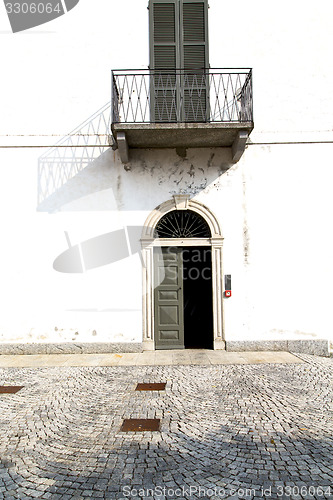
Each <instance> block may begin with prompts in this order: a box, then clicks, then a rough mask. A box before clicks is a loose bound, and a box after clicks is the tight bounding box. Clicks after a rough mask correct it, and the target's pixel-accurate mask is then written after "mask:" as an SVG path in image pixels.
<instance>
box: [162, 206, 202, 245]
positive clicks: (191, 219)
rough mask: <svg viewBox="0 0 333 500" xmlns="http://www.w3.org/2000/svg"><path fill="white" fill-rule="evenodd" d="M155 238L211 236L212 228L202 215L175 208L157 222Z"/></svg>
mask: <svg viewBox="0 0 333 500" xmlns="http://www.w3.org/2000/svg"><path fill="white" fill-rule="evenodd" d="M154 237H155V238H210V237H211V231H210V228H209V226H208V224H207V222H206V221H205V219H204V218H203V217H201V215H199V214H197V213H196V212H193V211H192V210H173V211H171V212H168V213H167V214H165V215H164V216H163V217H162V218H161V219H160V220H159V221H158V223H157V225H156V228H155V231H154Z"/></svg>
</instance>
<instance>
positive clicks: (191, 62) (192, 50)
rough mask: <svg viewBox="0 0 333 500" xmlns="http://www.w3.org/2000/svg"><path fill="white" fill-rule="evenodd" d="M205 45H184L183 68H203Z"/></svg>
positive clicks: (204, 63) (204, 64)
mask: <svg viewBox="0 0 333 500" xmlns="http://www.w3.org/2000/svg"><path fill="white" fill-rule="evenodd" d="M205 59H206V58H205V46H204V45H184V69H200V68H205V66H206V60H205Z"/></svg>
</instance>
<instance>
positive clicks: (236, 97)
mask: <svg viewBox="0 0 333 500" xmlns="http://www.w3.org/2000/svg"><path fill="white" fill-rule="evenodd" d="M111 107H112V123H183V122H211V123H214V122H238V123H239V122H241V123H242V122H252V121H253V103H252V70H251V69H244V68H243V69H211V68H210V69H198V70H181V69H180V70H176V69H165V70H149V69H148V70H115V71H112V98H111Z"/></svg>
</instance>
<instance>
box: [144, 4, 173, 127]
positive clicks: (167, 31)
mask: <svg viewBox="0 0 333 500" xmlns="http://www.w3.org/2000/svg"><path fill="white" fill-rule="evenodd" d="M149 21H150V24H149V34H150V40H149V46H150V47H149V48H150V69H151V70H153V76H152V79H151V90H150V92H151V118H152V120H153V121H155V122H175V121H177V110H178V108H179V89H178V88H177V77H176V68H179V66H180V59H179V55H180V54H179V1H178V0H169V1H165V0H164V1H162V0H150V2H149Z"/></svg>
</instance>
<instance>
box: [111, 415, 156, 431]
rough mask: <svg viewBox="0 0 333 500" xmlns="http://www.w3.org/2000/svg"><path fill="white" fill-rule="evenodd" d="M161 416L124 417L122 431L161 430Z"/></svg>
mask: <svg viewBox="0 0 333 500" xmlns="http://www.w3.org/2000/svg"><path fill="white" fill-rule="evenodd" d="M159 430H160V419H159V418H144V419H137V418H128V419H124V421H123V425H122V426H121V428H120V431H121V432H143V431H159Z"/></svg>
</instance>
